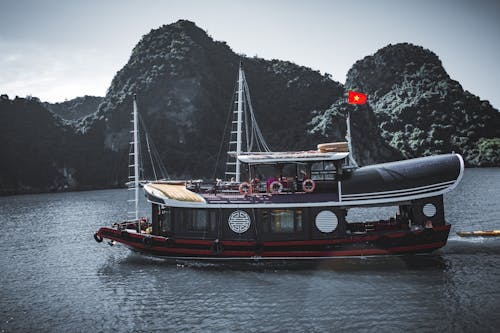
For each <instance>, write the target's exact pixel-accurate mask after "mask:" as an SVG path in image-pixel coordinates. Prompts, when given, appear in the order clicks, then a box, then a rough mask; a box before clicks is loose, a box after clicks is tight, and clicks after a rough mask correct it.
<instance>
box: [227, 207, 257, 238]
mask: <svg viewBox="0 0 500 333" xmlns="http://www.w3.org/2000/svg"><path fill="white" fill-rule="evenodd" d="M227 222H228V223H229V228H231V230H232V231H234V232H236V233H237V234H242V233H244V232H245V231H247V230H248V229H249V228H250V223H251V222H252V220H250V216H249V215H248V214H247V212H245V211H243V210H235V211H234V212H232V213H231V215H229V218H228V219H227Z"/></svg>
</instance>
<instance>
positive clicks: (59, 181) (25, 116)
mask: <svg viewBox="0 0 500 333" xmlns="http://www.w3.org/2000/svg"><path fill="white" fill-rule="evenodd" d="M0 119H1V121H0V141H1V142H2V143H3V144H2V145H1V146H0V156H2V159H1V162H0V195H1V194H14V193H38V192H51V191H63V190H72V189H73V190H74V189H93V188H103V187H112V186H120V185H122V184H123V179H122V178H119V177H118V176H117V175H118V173H117V172H116V168H117V164H121V160H120V159H121V155H120V154H117V153H113V152H110V151H107V150H105V149H104V147H103V145H102V141H103V135H102V133H103V132H104V131H103V129H102V128H99V127H98V126H94V127H93V128H92V129H89V131H87V132H86V133H79V132H76V131H75V128H74V127H72V126H69V125H68V123H67V122H66V121H64V120H63V119H61V118H60V117H58V116H57V115H55V114H54V113H52V112H51V111H49V110H48V109H47V108H46V106H45V103H41V102H40V100H39V99H38V98H19V97H16V98H15V99H13V100H10V99H9V98H8V96H7V95H2V96H1V97H0ZM104 169H106V171H105V172H102V170H104Z"/></svg>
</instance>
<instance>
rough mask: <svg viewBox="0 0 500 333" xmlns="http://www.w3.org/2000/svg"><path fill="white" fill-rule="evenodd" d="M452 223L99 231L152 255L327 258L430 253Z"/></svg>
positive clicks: (441, 243)
mask: <svg viewBox="0 0 500 333" xmlns="http://www.w3.org/2000/svg"><path fill="white" fill-rule="evenodd" d="M449 231H450V225H443V226H439V227H434V228H429V229H423V230H414V231H412V230H405V231H391V232H381V233H378V232H377V233H366V234H363V235H348V236H345V237H339V238H334V239H318V240H295V241H268V242H252V241H217V240H206V239H175V240H174V239H172V238H168V237H159V236H151V235H147V234H142V233H141V234H138V233H136V232H127V231H123V230H122V231H120V230H117V229H113V228H106V227H104V228H101V229H100V230H99V231H98V233H97V235H98V236H100V237H102V238H106V239H109V240H111V241H115V242H118V243H122V244H124V245H126V246H127V247H129V248H131V249H132V250H135V251H138V252H141V253H145V254H148V255H154V256H161V257H167V258H176V259H200V260H203V259H204V260H216V261H224V260H243V261H247V260H248V261H257V260H283V259H292V260H297V259H326V258H339V257H352V256H377V255H401V254H410V253H412V254H414V253H426V252H432V251H434V250H437V249H439V248H441V247H443V246H445V245H446V241H447V239H448V234H449Z"/></svg>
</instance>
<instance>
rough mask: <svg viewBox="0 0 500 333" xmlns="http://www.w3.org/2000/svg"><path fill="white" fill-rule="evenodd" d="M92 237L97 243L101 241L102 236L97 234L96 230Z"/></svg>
mask: <svg viewBox="0 0 500 333" xmlns="http://www.w3.org/2000/svg"><path fill="white" fill-rule="evenodd" d="M94 239H95V241H96V242H97V243H101V242H102V237H101V236H100V235H98V234H97V232H96V233H95V234H94Z"/></svg>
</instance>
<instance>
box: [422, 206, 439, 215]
mask: <svg viewBox="0 0 500 333" xmlns="http://www.w3.org/2000/svg"><path fill="white" fill-rule="evenodd" d="M422 212H423V213H424V215H425V216H426V217H433V216H434V215H436V212H437V210H436V206H435V205H434V204H431V203H428V204H425V205H424V207H423V208H422Z"/></svg>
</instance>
